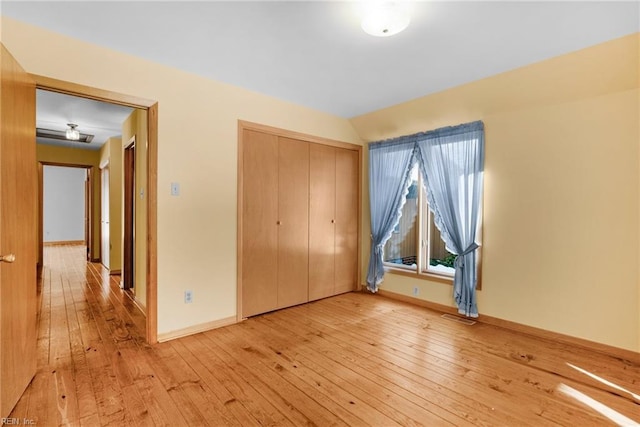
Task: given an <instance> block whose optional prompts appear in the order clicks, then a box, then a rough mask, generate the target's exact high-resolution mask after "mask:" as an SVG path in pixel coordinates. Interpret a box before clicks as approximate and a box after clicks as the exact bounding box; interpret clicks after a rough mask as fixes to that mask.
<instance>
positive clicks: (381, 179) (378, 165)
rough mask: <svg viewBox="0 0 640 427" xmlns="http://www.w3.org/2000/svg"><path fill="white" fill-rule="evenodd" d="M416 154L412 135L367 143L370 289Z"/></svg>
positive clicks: (373, 289) (380, 266)
mask: <svg viewBox="0 0 640 427" xmlns="http://www.w3.org/2000/svg"><path fill="white" fill-rule="evenodd" d="M416 153H417V148H416V140H415V138H407V137H403V138H396V139H393V140H389V141H386V142H382V143H376V144H370V145H369V199H370V200H369V205H370V208H371V254H370V256H369V271H368V272H367V288H368V289H369V290H370V291H371V292H377V291H378V285H379V284H380V283H381V282H382V278H383V276H384V266H383V259H382V255H383V250H384V244H385V242H386V241H387V240H388V239H389V237H391V233H392V232H393V228H394V227H395V225H396V223H397V222H398V219H400V215H401V212H402V205H403V204H404V198H405V196H406V194H407V191H408V190H409V184H410V181H409V180H410V173H411V168H412V166H413V164H414V163H415V159H416V156H417V154H416Z"/></svg>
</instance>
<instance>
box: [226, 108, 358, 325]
mask: <svg viewBox="0 0 640 427" xmlns="http://www.w3.org/2000/svg"><path fill="white" fill-rule="evenodd" d="M245 130H254V131H259V132H264V133H268V134H271V135H276V136H279V137H284V138H290V139H297V140H300V141H306V142H309V143H312V144H321V145H328V146H331V147H338V148H344V149H347V150H353V151H357V152H358V255H357V256H358V259H357V262H358V265H357V273H358V274H357V277H356V288H357V287H358V286H359V284H360V283H361V280H362V278H361V274H362V273H361V270H362V269H361V259H362V169H363V168H362V159H363V157H362V156H363V154H362V153H363V147H362V146H361V145H357V144H352V143H349V142H342V141H337V140H333V139H329V138H324V137H319V136H314V135H308V134H304V133H300V132H296V131H290V130H286V129H281V128H277V127H273V126H269V125H263V124H260V123H254V122H249V121H245V120H238V159H237V161H238V168H237V169H238V177H237V179H238V192H237V200H236V206H237V212H236V230H237V234H236V321H237V322H241V321H242V320H244V318H243V317H242V255H243V243H242V240H243V228H242V221H243V219H244V216H243V208H244V207H243V194H244V183H243V179H242V176H243V172H244V168H243V156H244V142H243V134H244V131H245ZM354 290H356V289H354Z"/></svg>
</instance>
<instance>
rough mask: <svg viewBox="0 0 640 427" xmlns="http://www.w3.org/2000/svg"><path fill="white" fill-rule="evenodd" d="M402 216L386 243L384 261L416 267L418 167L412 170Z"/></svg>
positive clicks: (400, 265) (401, 265) (406, 266)
mask: <svg viewBox="0 0 640 427" xmlns="http://www.w3.org/2000/svg"><path fill="white" fill-rule="evenodd" d="M411 176H412V182H411V185H410V186H409V192H408V193H407V196H406V199H405V204H404V206H403V207H402V216H401V217H400V221H399V222H398V224H397V225H396V227H395V229H394V230H393V234H392V235H391V237H390V238H389V240H387V243H386V244H385V245H384V261H385V262H387V263H390V264H396V265H397V266H398V267H405V268H411V269H414V270H415V269H416V264H417V256H418V254H417V240H416V239H417V235H418V168H417V167H416V168H414V169H413V171H412V175H411Z"/></svg>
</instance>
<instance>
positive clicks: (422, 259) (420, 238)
mask: <svg viewBox="0 0 640 427" xmlns="http://www.w3.org/2000/svg"><path fill="white" fill-rule="evenodd" d="M414 167H416V168H417V167H418V166H417V164H416V165H414ZM423 185H424V178H423V177H422V174H421V173H420V170H419V168H418V208H417V214H416V215H417V218H416V221H417V222H418V226H417V227H416V233H417V236H416V254H417V255H416V269H415V270H414V269H413V268H410V267H409V266H403V265H402V264H395V263H391V262H386V261H383V264H384V269H385V274H386V273H391V274H397V275H400V276H408V277H413V278H414V279H420V280H428V281H432V282H440V283H445V284H449V285H453V275H448V274H445V273H438V272H435V271H429V270H428V268H425V267H428V265H424V264H428V256H429V255H430V249H431V248H430V247H429V240H430V236H429V235H428V233H427V235H426V236H425V235H424V230H423V228H424V227H423V212H424V209H425V208H427V216H428V219H427V227H429V225H430V223H431V221H433V212H431V209H428V206H425V205H428V201H427V200H426V197H425V191H424V187H423ZM482 200H483V201H484V185H483V189H482ZM479 223H480V224H479V226H478V230H477V235H476V240H477V241H478V242H480V243H479V245H480V247H479V248H478V249H477V252H476V268H477V270H478V271H477V278H478V280H477V282H476V290H481V289H482V230H483V228H484V203H481V204H480V220H479ZM385 245H386V242H385Z"/></svg>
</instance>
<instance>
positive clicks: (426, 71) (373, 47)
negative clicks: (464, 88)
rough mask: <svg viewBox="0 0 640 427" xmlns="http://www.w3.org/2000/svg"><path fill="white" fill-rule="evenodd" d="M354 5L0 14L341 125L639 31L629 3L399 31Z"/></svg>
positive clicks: (555, 5)
mask: <svg viewBox="0 0 640 427" xmlns="http://www.w3.org/2000/svg"><path fill="white" fill-rule="evenodd" d="M363 7H364V4H363V2H335V1H316V2H312V1H300V2H293V1H280V2H272V1H259V2H242V1H235V2H222V1H213V2H211V1H210V2H206V1H199V2H183V1H180V2H175V1H174V2H171V1H157V2H156V1H138V2H132V1H116V2H96V1H69V2H56V1H45V2H35V1H7V0H3V1H2V14H3V15H7V16H9V17H12V18H14V19H18V20H21V21H26V22H29V23H32V24H34V25H37V26H41V27H44V28H48V29H50V30H52V31H55V32H59V33H63V34H66V35H69V36H71V37H75V38H78V39H82V40H85V41H88V42H91V43H95V44H98V45H102V46H106V47H109V48H112V49H115V50H118V51H121V52H126V53H129V54H133V55H137V56H140V57H143V58H146V59H149V60H152V61H155V62H158V63H162V64H165V65H169V66H172V67H176V68H180V69H183V70H186V71H190V72H193V73H196V74H200V75H203V76H206V77H209V78H212V79H215V80H219V81H224V82H228V83H231V84H234V85H238V86H242V87H245V88H248V89H250V90H253V91H256V92H261V93H264V94H268V95H271V96H274V97H277V98H281V99H285V100H289V101H292V102H294V103H297V104H300V105H305V106H308V107H312V108H315V109H318V110H321V111H326V112H329V113H332V114H335V115H338V116H342V117H347V118H348V117H353V116H357V115H360V114H363V113H367V112H370V111H374V110H377V109H380V108H383V107H387V106H390V105H394V104H397V103H401V102H404V101H407V100H410V99H413V98H417V97H420V96H424V95H427V94H430V93H434V92H437V91H441V90H443V89H446V88H449V87H453V86H457V85H460V84H463V83H467V82H470V81H474V80H477V79H481V78H483V77H487V76H490V75H493V74H496V73H500V72H503V71H507V70H510V69H513V68H517V67H520V66H523V65H526V64H530V63H533V62H537V61H540V60H543V59H546V58H550V57H553V56H557V55H561V54H563V53H567V52H570V51H574V50H577V49H580V48H583V47H587V46H590V45H593V44H597V43H600V42H602V41H605V40H609V39H613V38H616V37H620V36H623V35H626V34H630V33H633V32H636V31H639V30H640V3H638V2H636V1H626V2H613V1H604V2H594V1H585V2H579V1H571V2H559V1H553V2H552V1H547V2H522V1H510V2H484V1H468V2H454V1H444V2H431V1H429V2H411V4H410V7H411V9H412V21H411V24H410V25H409V28H408V29H407V30H405V31H404V32H402V33H400V34H398V35H395V36H392V37H388V38H377V37H372V36H369V35H367V34H365V33H364V32H363V31H362V30H361V29H360V27H359V19H360V18H359V17H360V16H361V13H362V8H363Z"/></svg>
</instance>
